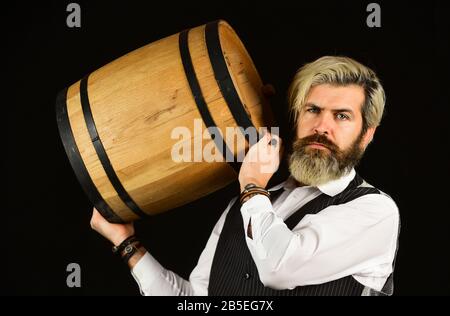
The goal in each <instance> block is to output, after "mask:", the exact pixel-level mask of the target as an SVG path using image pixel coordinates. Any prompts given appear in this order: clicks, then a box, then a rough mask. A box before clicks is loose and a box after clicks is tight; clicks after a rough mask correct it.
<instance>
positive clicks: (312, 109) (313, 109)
mask: <svg viewBox="0 0 450 316" xmlns="http://www.w3.org/2000/svg"><path fill="white" fill-rule="evenodd" d="M306 111H307V112H309V113H319V109H318V108H309V109H307V110H306Z"/></svg>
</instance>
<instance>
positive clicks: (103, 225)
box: [91, 208, 134, 246]
mask: <svg viewBox="0 0 450 316" xmlns="http://www.w3.org/2000/svg"><path fill="white" fill-rule="evenodd" d="M91 227H92V229H93V230H95V231H96V232H98V233H100V235H102V236H103V237H105V238H106V239H108V240H109V241H110V242H112V243H113V244H114V246H118V245H120V243H121V242H122V241H124V240H125V239H127V238H128V237H130V236H132V235H134V225H133V223H129V224H112V223H110V222H108V221H107V220H106V219H104V218H103V216H102V215H101V214H100V213H99V212H98V211H97V210H96V209H95V208H94V210H93V212H92V218H91Z"/></svg>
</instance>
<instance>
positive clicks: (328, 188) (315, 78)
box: [91, 56, 400, 296]
mask: <svg viewBox="0 0 450 316" xmlns="http://www.w3.org/2000/svg"><path fill="white" fill-rule="evenodd" d="M384 105H385V93H384V90H383V87H382V85H381V83H380V81H379V79H378V78H377V76H376V74H375V73H374V72H373V71H372V70H371V69H369V68H368V67H366V66H364V65H362V64H360V63H358V62H357V61H355V60H353V59H351V58H348V57H334V56H325V57H322V58H319V59H318V60H316V61H314V62H311V63H308V64H306V65H304V66H303V67H302V68H300V69H299V71H298V72H297V74H296V75H295V77H294V80H293V81H292V84H291V87H290V89H289V106H290V111H291V114H292V117H293V120H294V122H295V124H294V126H295V128H296V138H295V140H294V142H293V144H292V150H291V152H290V153H289V171H290V176H289V178H288V179H287V180H286V181H284V182H283V183H281V184H279V185H277V186H275V187H272V188H269V189H267V188H266V186H267V184H268V182H269V180H270V178H271V177H272V175H273V173H274V172H275V171H276V169H277V168H278V165H279V161H280V152H281V151H280V148H281V139H280V138H278V137H277V136H276V135H270V134H268V133H267V134H266V135H265V136H264V137H263V138H262V139H261V140H260V141H259V142H258V143H257V144H255V145H254V146H252V147H251V148H250V150H249V152H248V153H247V155H246V157H245V159H244V161H243V163H242V166H241V169H240V173H239V183H240V187H241V194H240V196H239V197H238V198H234V199H233V200H231V202H230V203H229V205H228V207H227V209H226V210H225V211H224V213H223V214H222V216H221V218H220V219H219V221H218V222H217V224H216V226H215V227H214V229H213V232H212V234H211V236H210V238H209V240H208V242H207V245H206V247H205V249H204V250H203V252H202V254H201V256H200V258H199V261H198V264H197V266H196V267H195V268H194V270H193V271H192V273H191V275H190V277H189V280H185V279H183V278H181V277H180V276H178V275H176V274H175V273H174V272H172V271H169V270H167V269H165V268H164V267H162V266H161V265H160V264H159V263H158V262H157V261H156V260H155V259H154V258H153V257H152V256H151V255H150V254H149V253H148V252H147V251H146V250H145V249H144V247H142V246H141V245H140V243H139V241H138V240H137V239H136V238H135V237H134V227H133V225H132V224H124V225H122V224H110V223H108V222H106V221H105V220H104V219H103V218H102V217H101V215H100V214H99V213H98V212H97V211H96V210H95V209H94V212H93V216H92V220H91V226H92V228H93V229H95V230H96V231H98V232H99V233H100V234H102V235H103V236H105V237H106V238H108V239H109V240H110V241H111V242H112V243H113V244H114V245H115V246H116V248H115V249H116V251H119V252H121V253H122V255H123V257H125V259H126V261H127V262H128V265H129V266H130V268H131V272H132V275H133V276H134V278H135V279H136V281H137V283H138V285H139V288H140V290H141V293H142V294H145V295H234V296H235V295H249V296H255V295H267V296H270V295H391V294H392V293H393V281H392V280H393V270H394V262H395V256H396V253H397V240H398V233H399V227H400V220H399V213H398V208H397V206H396V204H395V202H394V201H393V200H392V198H391V197H389V196H388V195H387V194H385V193H383V192H382V191H380V190H378V189H376V188H375V187H373V186H372V185H370V184H368V183H367V182H366V181H364V180H363V179H362V178H361V177H360V176H359V175H358V174H357V173H356V171H355V169H354V167H355V166H356V165H357V163H358V161H359V160H360V159H361V158H362V156H363V153H364V151H365V149H366V147H367V146H368V145H369V143H370V142H371V141H372V139H373V137H374V134H375V131H376V128H377V127H378V126H379V124H380V122H381V118H382V115H383V110H384ZM260 153H264V154H265V159H258V157H261V155H260ZM267 170H271V171H270V172H268V171H267ZM127 249H128V250H127Z"/></svg>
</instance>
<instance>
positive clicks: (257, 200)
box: [241, 194, 272, 216]
mask: <svg viewBox="0 0 450 316" xmlns="http://www.w3.org/2000/svg"><path fill="white" fill-rule="evenodd" d="M271 210H272V202H271V201H270V199H269V198H268V197H267V196H265V195H263V194H257V195H255V196H253V197H251V198H250V199H248V201H247V202H245V203H244V204H242V207H241V212H242V213H245V214H246V215H248V216H254V215H258V214H260V213H265V212H268V211H271Z"/></svg>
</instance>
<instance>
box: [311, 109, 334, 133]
mask: <svg viewBox="0 0 450 316" xmlns="http://www.w3.org/2000/svg"><path fill="white" fill-rule="evenodd" d="M331 126H332V118H330V117H329V116H328V115H325V114H322V115H319V116H318V117H317V120H316V122H315V125H314V132H315V133H316V134H322V135H329V134H330V133H331V128H332V127H331Z"/></svg>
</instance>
